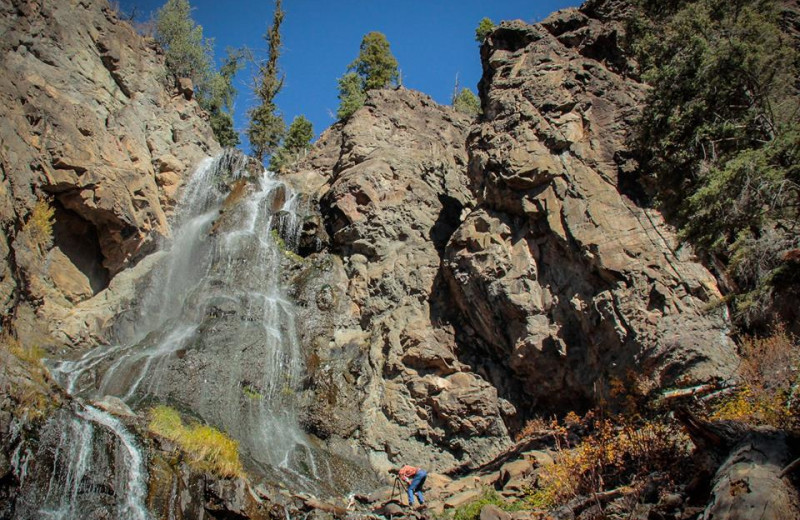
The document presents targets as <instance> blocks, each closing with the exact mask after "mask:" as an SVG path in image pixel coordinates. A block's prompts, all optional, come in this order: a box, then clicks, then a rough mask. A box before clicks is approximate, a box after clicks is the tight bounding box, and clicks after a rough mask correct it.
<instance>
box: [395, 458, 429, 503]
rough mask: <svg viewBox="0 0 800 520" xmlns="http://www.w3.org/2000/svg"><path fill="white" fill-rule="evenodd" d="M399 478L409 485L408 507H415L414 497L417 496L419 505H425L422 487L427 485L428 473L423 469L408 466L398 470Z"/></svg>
mask: <svg viewBox="0 0 800 520" xmlns="http://www.w3.org/2000/svg"><path fill="white" fill-rule="evenodd" d="M397 476H398V477H400V478H401V479H402V480H403V482H405V483H406V484H408V505H409V506H413V505H414V495H416V496H417V499H418V500H419V505H424V504H425V497H424V496H423V495H422V486H423V485H424V484H425V478H426V477H427V476H428V472H427V471H425V470H424V469H422V468H415V467H414V466H408V465H406V466H403V467H402V468H400V469H399V470H398V472H397Z"/></svg>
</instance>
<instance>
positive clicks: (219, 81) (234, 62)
mask: <svg viewBox="0 0 800 520" xmlns="http://www.w3.org/2000/svg"><path fill="white" fill-rule="evenodd" d="M241 61H242V52H241V51H232V50H230V49H229V50H228V56H227V58H226V59H225V61H224V62H223V64H222V66H221V67H220V69H219V72H217V73H216V74H214V76H213V77H212V78H211V82H210V88H209V96H208V100H207V101H206V102H205V103H204V104H205V105H206V109H207V110H208V111H209V113H210V122H211V128H212V129H213V130H214V135H215V136H216V138H217V141H219V143H220V144H221V145H222V146H225V147H234V146H236V145H238V144H239V134H238V133H237V132H236V131H235V130H234V128H233V100H234V98H235V97H236V89H235V88H234V86H233V78H234V76H236V73H237V72H238V71H239V69H241V68H242V63H241Z"/></svg>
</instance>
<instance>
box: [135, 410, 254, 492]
mask: <svg viewBox="0 0 800 520" xmlns="http://www.w3.org/2000/svg"><path fill="white" fill-rule="evenodd" d="M148 429H149V430H150V431H151V432H153V433H155V434H157V435H161V436H162V437H166V438H167V439H170V440H172V441H174V442H176V443H177V444H178V446H180V448H181V450H183V451H184V452H185V453H186V454H187V455H188V457H189V463H190V464H191V465H192V466H194V467H195V468H197V469H200V470H204V471H211V472H213V473H216V474H217V475H219V476H221V477H240V476H243V475H244V469H243V468H242V463H241V461H240V460H239V443H238V442H237V441H235V440H233V439H231V438H230V437H228V436H227V435H226V434H224V433H223V432H221V431H219V430H217V429H216V428H213V427H211V426H207V425H202V424H191V425H184V424H183V421H182V420H181V417H180V414H179V413H178V412H177V411H176V410H174V409H172V408H170V407H168V406H163V405H159V406H156V407H155V408H153V409H152V410H150V424H149V426H148Z"/></svg>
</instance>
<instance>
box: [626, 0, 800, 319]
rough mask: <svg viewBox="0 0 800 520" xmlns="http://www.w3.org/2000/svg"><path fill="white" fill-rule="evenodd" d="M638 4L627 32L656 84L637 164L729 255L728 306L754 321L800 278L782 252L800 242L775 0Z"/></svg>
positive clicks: (794, 103) (788, 72) (693, 226)
mask: <svg viewBox="0 0 800 520" xmlns="http://www.w3.org/2000/svg"><path fill="white" fill-rule="evenodd" d="M642 6H643V7H642V8H641V9H642V11H640V13H642V15H641V16H640V17H638V18H636V19H635V20H634V23H633V24H632V25H633V28H634V30H633V31H631V33H632V34H633V35H634V36H635V38H634V43H635V45H634V48H635V49H636V50H637V53H638V56H637V58H638V62H639V63H640V64H642V66H643V68H644V75H643V76H644V79H645V80H646V81H647V82H648V83H650V84H651V85H652V87H653V88H652V89H651V90H650V93H649V96H648V99H647V106H646V107H645V109H644V111H643V117H642V120H641V123H640V128H639V135H638V146H639V149H640V154H641V157H642V160H643V166H644V170H645V171H647V172H652V173H653V174H654V176H655V181H656V185H657V187H658V192H657V194H656V196H657V199H658V202H659V204H660V206H661V208H662V210H663V211H664V212H665V214H666V215H667V216H669V217H670V218H671V219H672V220H673V222H675V223H676V224H677V225H678V226H680V229H681V231H682V233H683V236H684V237H685V238H688V239H689V240H691V241H692V243H693V244H694V245H695V248H696V250H697V252H698V253H700V254H701V255H702V256H703V257H705V258H706V259H710V260H711V261H712V262H713V263H714V264H715V265H718V266H719V265H726V266H727V267H728V273H721V274H727V275H728V277H729V278H728V279H729V280H731V281H732V284H733V285H734V286H735V288H736V289H737V290H738V292H739V294H738V295H734V296H733V303H734V308H735V310H737V311H738V316H739V317H740V318H742V319H744V321H745V322H747V323H751V324H752V323H753V322H754V321H758V320H759V319H760V318H761V317H759V316H758V315H759V313H761V312H763V310H764V309H766V308H768V307H769V303H768V301H767V300H768V299H769V298H771V296H770V295H771V294H772V293H773V292H774V291H775V288H776V287H779V286H781V285H783V286H790V285H791V283H795V284H797V283H798V282H800V273H795V274H791V273H790V272H789V271H791V269H788V268H787V267H786V265H785V264H784V263H782V262H781V261H780V255H781V254H782V252H784V251H786V250H790V249H792V248H797V247H798V245H799V244H800V236H798V233H797V231H796V222H797V220H798V217H800V215H798V204H797V198H798V195H797V193H798V192H800V188H798V185H800V167H798V159H799V158H800V122H799V120H798V113H800V96H798V92H797V85H796V80H797V77H798V72H799V71H798V62H799V61H800V60H799V59H798V54H797V52H796V51H795V49H794V48H793V47H792V45H791V44H790V38H788V37H787V35H786V34H784V33H783V32H782V30H781V25H780V23H781V22H780V15H779V4H778V2H776V1H775V0H732V1H731V0H695V1H682V2H677V3H674V4H672V3H671V4H669V6H667V7H668V8H667V7H665V6H664V5H662V3H661V2H655V1H654V0H646V1H643V3H642ZM787 269H788V271H787ZM787 276H794V277H795V281H794V282H790V281H789V279H788V278H786V277H787Z"/></svg>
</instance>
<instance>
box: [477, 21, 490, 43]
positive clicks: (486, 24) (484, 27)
mask: <svg viewBox="0 0 800 520" xmlns="http://www.w3.org/2000/svg"><path fill="white" fill-rule="evenodd" d="M492 31H494V22H493V21H491V20H490V19H489V18H483V19H481V21H480V22H478V27H476V28H475V41H476V42H478V43H483V40H485V39H486V37H487V36H489V33H491V32H492Z"/></svg>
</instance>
